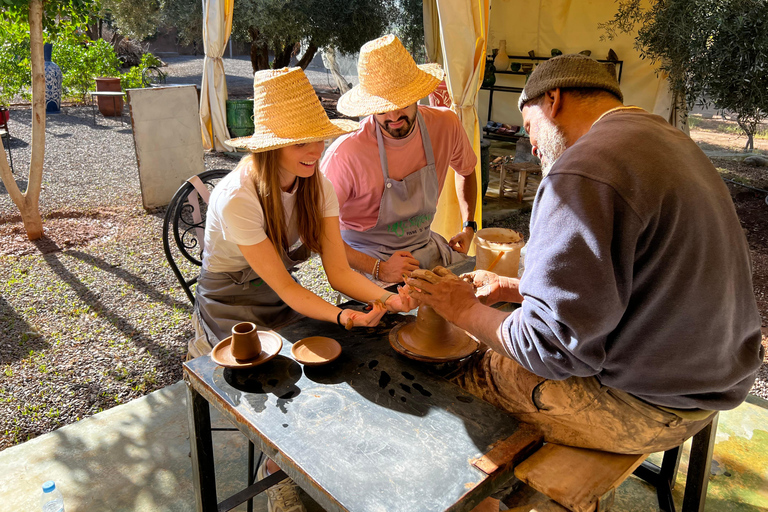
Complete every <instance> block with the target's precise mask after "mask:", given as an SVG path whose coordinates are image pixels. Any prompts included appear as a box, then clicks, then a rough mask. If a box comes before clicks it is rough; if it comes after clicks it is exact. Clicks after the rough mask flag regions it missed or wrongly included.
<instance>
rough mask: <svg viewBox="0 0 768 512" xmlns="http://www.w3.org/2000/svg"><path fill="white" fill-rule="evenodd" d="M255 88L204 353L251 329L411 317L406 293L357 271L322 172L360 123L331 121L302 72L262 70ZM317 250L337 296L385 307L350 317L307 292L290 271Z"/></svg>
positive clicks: (223, 217) (216, 233)
mask: <svg viewBox="0 0 768 512" xmlns="http://www.w3.org/2000/svg"><path fill="white" fill-rule="evenodd" d="M253 89H254V126H255V129H254V134H253V136H251V137H240V138H237V139H232V140H229V141H227V144H229V145H231V146H233V147H238V148H246V149H248V150H249V151H250V154H248V155H247V156H245V157H244V158H243V159H242V160H241V161H240V163H239V164H238V166H237V167H236V168H235V170H233V171H232V172H231V173H230V174H228V175H227V176H226V177H225V178H224V179H223V180H222V181H221V182H220V183H219V184H218V185H217V186H216V188H215V189H214V190H213V192H212V193H211V198H210V204H209V206H208V213H207V218H206V226H205V251H204V253H203V268H202V270H201V273H200V278H199V281H198V285H197V290H196V299H197V300H196V312H197V313H198V315H197V318H195V320H196V322H195V323H196V331H197V332H198V336H197V337H196V338H197V339H196V340H195V347H194V348H195V349H197V350H196V351H197V352H201V353H205V352H207V351H209V350H210V349H211V348H212V347H213V346H214V345H215V344H216V343H217V342H218V341H220V340H222V339H224V338H226V337H227V336H229V334H230V331H231V328H232V326H234V325H235V324H236V323H238V322H241V321H250V322H255V323H256V324H257V325H259V326H261V327H266V328H278V327H281V326H283V325H286V324H288V323H290V322H291V321H293V320H295V319H297V318H299V317H300V316H302V315H304V316H308V317H312V318H316V319H319V320H326V321H328V322H333V323H338V324H339V325H342V326H348V325H349V326H351V325H354V326H370V325H376V324H377V323H378V322H379V320H380V318H381V316H382V315H383V314H384V313H385V308H386V309H389V310H391V311H407V310H409V309H411V305H410V302H411V300H410V299H409V298H407V297H406V296H405V294H404V293H402V294H399V295H398V294H393V293H390V292H386V291H384V290H383V289H381V288H379V287H378V286H375V285H374V284H373V283H371V282H370V281H368V280H367V279H365V278H364V277H363V276H361V275H360V274H358V273H357V272H354V271H353V270H352V269H351V268H350V267H349V264H348V263H347V259H346V256H345V254H344V245H343V242H342V239H341V235H340V233H339V221H338V202H337V200H336V195H335V193H334V191H333V187H332V186H331V184H330V183H329V182H328V180H327V179H326V178H324V177H323V176H322V174H320V173H319V172H317V167H318V161H319V160H320V156H321V155H322V152H323V141H324V140H325V139H329V138H332V137H337V136H339V135H342V134H344V133H348V132H350V131H352V130H354V129H356V128H357V123H355V122H354V121H348V120H334V121H330V120H329V119H328V116H327V115H326V113H325V111H324V110H323V107H322V106H321V105H320V101H319V100H318V99H317V96H316V95H315V92H314V90H313V89H312V86H311V85H310V83H309V80H307V77H306V76H305V75H304V72H303V71H302V70H301V69H300V68H291V69H288V68H283V69H280V70H265V71H259V72H257V73H256V74H255V75H254V86H253ZM299 240H300V241H301V242H302V243H301V245H300V246H299V247H298V248H294V249H292V250H291V247H292V246H294V245H295V244H296V243H297V242H298V241H299ZM312 251H314V252H317V253H320V255H321V257H322V261H323V266H324V267H325V271H326V273H327V275H328V279H329V281H330V283H331V285H332V286H333V287H334V288H335V289H337V290H339V291H341V292H342V293H344V294H345V295H348V296H350V297H353V298H355V299H358V300H361V301H364V302H374V301H376V300H377V299H381V303H383V304H384V306H382V305H381V304H378V303H376V305H374V307H373V308H372V310H371V311H370V312H369V313H367V314H363V313H361V312H358V311H353V310H351V309H340V308H338V307H336V306H334V305H332V304H330V303H328V302H326V301H325V300H323V299H321V298H320V297H318V296H317V295H315V294H314V293H312V292H311V291H309V290H307V289H305V288H303V287H302V286H301V285H300V284H299V283H298V282H297V281H296V280H295V279H294V278H293V276H292V275H291V273H290V271H291V269H293V267H295V266H296V265H297V264H298V263H300V262H302V261H304V260H306V259H307V258H308V257H309V255H310V253H311V252H312ZM193 352H194V351H193Z"/></svg>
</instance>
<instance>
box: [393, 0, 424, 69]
mask: <svg viewBox="0 0 768 512" xmlns="http://www.w3.org/2000/svg"><path fill="white" fill-rule="evenodd" d="M398 11H399V12H398V13H397V14H396V16H394V17H393V19H395V20H396V21H395V23H394V24H393V28H394V33H395V35H397V37H399V38H400V40H401V41H402V42H403V45H404V46H405V47H406V48H407V49H408V51H409V52H410V53H411V55H413V57H414V59H416V62H425V61H426V59H427V50H426V48H425V46H424V6H423V2H422V0H399V1H398Z"/></svg>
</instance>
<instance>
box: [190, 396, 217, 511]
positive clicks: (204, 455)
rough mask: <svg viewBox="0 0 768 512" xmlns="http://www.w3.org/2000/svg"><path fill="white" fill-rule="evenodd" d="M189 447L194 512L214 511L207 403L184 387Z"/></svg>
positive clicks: (213, 474)
mask: <svg viewBox="0 0 768 512" xmlns="http://www.w3.org/2000/svg"><path fill="white" fill-rule="evenodd" d="M187 413H188V418H189V445H190V447H191V448H192V478H193V481H194V483H195V502H196V505H197V506H196V510H197V512H215V511H217V510H218V502H217V497H216V475H215V471H214V460H213V439H212V438H211V411H210V408H209V405H208V402H207V401H206V400H205V398H203V397H202V396H200V394H199V393H198V392H197V391H195V390H194V389H192V387H191V386H190V385H189V384H187Z"/></svg>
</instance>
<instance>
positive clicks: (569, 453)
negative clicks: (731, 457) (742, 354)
mask: <svg viewBox="0 0 768 512" xmlns="http://www.w3.org/2000/svg"><path fill="white" fill-rule="evenodd" d="M717 420H718V416H717V414H716V415H715V416H714V417H713V418H712V422H710V423H709V424H708V425H707V426H705V427H704V428H703V429H702V430H700V431H699V432H698V433H697V434H696V435H694V436H693V439H692V442H691V452H690V456H689V460H688V471H687V478H686V485H685V494H684V497H683V507H682V511H683V512H702V511H703V510H704V503H705V499H706V494H707V483H708V476H709V468H710V464H711V462H712V451H713V448H714V444H715V443H714V439H715V434H716V433H717ZM681 447H682V446H678V447H676V448H673V449H671V450H667V451H666V452H664V458H663V461H662V465H661V466H660V467H659V466H656V465H655V464H652V463H651V462H650V461H647V460H646V458H647V455H645V454H644V455H623V454H619V453H610V452H601V451H597V450H586V449H584V448H574V447H572V446H562V445H558V444H553V443H549V444H545V445H544V446H543V447H542V448H540V449H539V450H538V451H537V452H535V453H534V454H533V455H531V456H530V457H528V458H527V459H526V460H524V461H523V462H521V463H520V464H518V465H517V466H516V467H515V476H516V477H517V478H518V479H519V480H520V481H522V482H524V483H525V484H527V485H528V486H530V487H531V488H533V489H535V490H536V491H538V492H539V493H542V494H543V495H545V496H546V497H547V498H544V499H542V498H539V499H538V502H537V503H536V506H535V510H537V511H539V512H545V511H547V512H555V511H564V510H570V511H572V512H605V511H608V510H610V507H611V506H612V505H613V499H614V495H615V491H616V488H617V487H619V485H621V483H622V482H624V480H625V479H626V478H627V477H628V476H629V475H631V474H633V473H634V474H635V475H636V476H638V477H639V478H642V479H643V480H645V481H646V482H648V483H650V484H651V485H653V486H654V487H656V492H657V496H658V500H659V508H660V510H662V511H663V512H674V511H675V504H674V502H673V501H672V488H673V487H674V485H675V480H676V478H677V470H678V466H679V463H680V455H681ZM518 499H519V497H518ZM525 499H527V500H529V501H519V502H520V503H526V504H527V506H525V507H522V506H521V507H515V506H514V504H513V508H511V509H510V510H511V511H514V512H523V511H526V512H527V511H528V510H532V509H531V501H534V502H536V501H537V500H536V498H535V496H531V495H529V496H527V497H525Z"/></svg>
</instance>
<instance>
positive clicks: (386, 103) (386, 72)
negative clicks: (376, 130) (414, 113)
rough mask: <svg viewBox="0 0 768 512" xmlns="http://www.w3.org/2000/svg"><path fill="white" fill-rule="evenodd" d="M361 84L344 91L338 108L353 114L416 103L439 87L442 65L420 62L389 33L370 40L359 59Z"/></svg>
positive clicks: (388, 109) (383, 110)
mask: <svg viewBox="0 0 768 512" xmlns="http://www.w3.org/2000/svg"><path fill="white" fill-rule="evenodd" d="M357 75H358V78H359V79H360V83H359V84H358V85H356V86H354V87H353V88H352V89H351V90H349V91H347V92H346V93H344V94H343V95H342V96H341V97H340V98H339V101H338V103H337V105H336V110H338V111H339V112H341V113H342V114H344V115H348V116H352V117H361V116H368V115H371V114H381V113H384V112H390V111H392V110H399V109H401V108H405V107H407V106H408V105H412V104H414V103H416V102H417V101H419V100H420V99H421V98H424V97H425V96H427V95H428V94H429V93H431V92H433V91H434V90H435V89H437V86H438V84H439V83H440V81H441V80H442V79H443V70H442V69H441V68H440V66H439V65H438V64H421V65H416V62H414V60H413V57H411V54H409V53H408V50H406V49H405V47H404V46H403V43H401V42H400V39H398V38H397V37H395V36H393V35H391V34H390V35H387V36H384V37H380V38H379V39H375V40H373V41H369V42H367V43H365V44H364V45H363V47H362V48H361V49H360V58H359V59H358V61H357Z"/></svg>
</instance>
